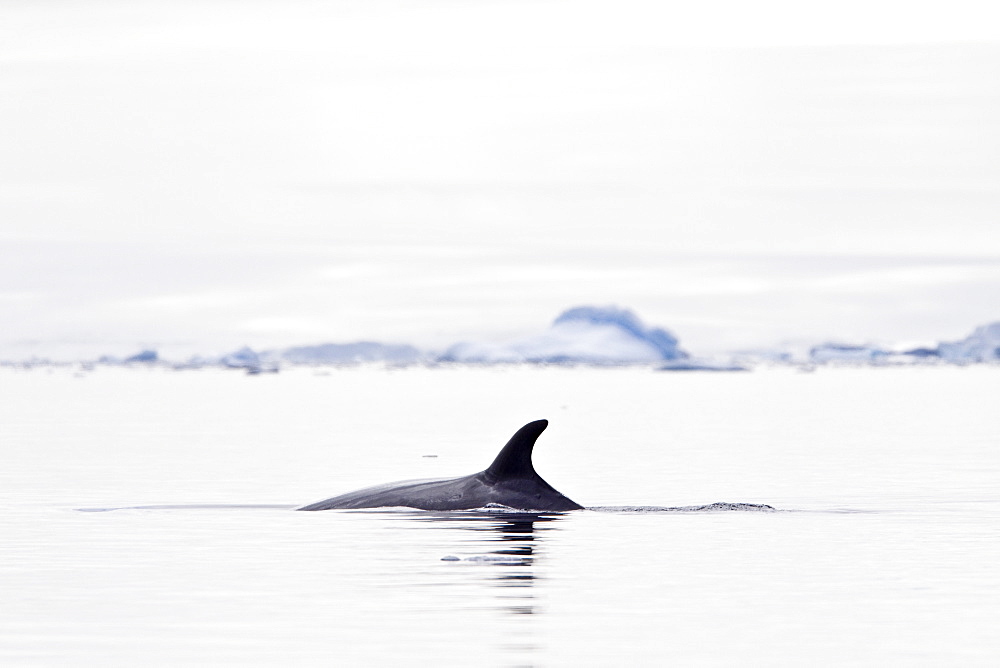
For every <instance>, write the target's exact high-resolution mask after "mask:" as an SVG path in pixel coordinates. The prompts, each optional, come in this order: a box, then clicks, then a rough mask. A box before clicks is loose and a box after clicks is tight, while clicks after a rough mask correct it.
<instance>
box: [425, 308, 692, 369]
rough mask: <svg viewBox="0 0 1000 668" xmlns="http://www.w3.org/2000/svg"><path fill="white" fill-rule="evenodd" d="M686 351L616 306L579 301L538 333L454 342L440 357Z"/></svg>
mask: <svg viewBox="0 0 1000 668" xmlns="http://www.w3.org/2000/svg"><path fill="white" fill-rule="evenodd" d="M687 356H688V355H687V353H686V352H684V351H683V350H681V349H680V347H679V346H678V341H677V337H675V336H674V335H673V334H671V333H670V332H668V331H667V330H665V329H660V328H652V327H646V326H645V325H644V324H643V323H642V322H641V321H640V320H639V318H638V317H636V315H635V314H634V313H632V312H631V311H629V310H626V309H621V308H618V307H615V306H606V307H597V306H580V307H576V308H571V309H569V310H568V311H565V312H563V313H562V314H561V315H559V317H557V318H556V319H555V321H553V323H552V325H551V326H550V327H549V329H548V330H547V331H545V332H543V333H542V334H538V335H536V336H531V337H528V338H524V339H518V340H515V341H510V342H507V343H470V342H465V343H458V344H455V345H453V346H452V347H451V348H449V349H448V350H447V351H445V353H444V354H443V355H441V357H440V358H439V361H441V362H464V363H478V364H491V363H534V364H599V365H619V364H644V363H655V362H663V361H668V360H675V359H683V358H686V357H687Z"/></svg>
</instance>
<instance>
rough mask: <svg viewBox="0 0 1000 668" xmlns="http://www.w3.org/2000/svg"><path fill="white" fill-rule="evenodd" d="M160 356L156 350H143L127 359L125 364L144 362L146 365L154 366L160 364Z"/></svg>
mask: <svg viewBox="0 0 1000 668" xmlns="http://www.w3.org/2000/svg"><path fill="white" fill-rule="evenodd" d="M159 359H160V356H159V355H158V354H157V352H156V351H155V350H143V351H141V352H138V353H136V354H135V355H132V356H131V357H126V358H125V364H132V363H134V362H142V363H146V364H152V363H154V362H158V361H159Z"/></svg>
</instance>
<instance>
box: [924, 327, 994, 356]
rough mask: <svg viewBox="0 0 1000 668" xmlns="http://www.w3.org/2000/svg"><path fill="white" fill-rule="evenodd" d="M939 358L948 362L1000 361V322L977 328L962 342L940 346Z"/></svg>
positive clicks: (938, 350) (938, 349)
mask: <svg viewBox="0 0 1000 668" xmlns="http://www.w3.org/2000/svg"><path fill="white" fill-rule="evenodd" d="M937 352H938V356H940V357H941V358H942V359H944V360H946V361H948V362H956V363H966V362H994V361H997V360H1000V322H993V323H990V324H988V325H982V326H980V327H977V328H976V330H975V331H974V332H972V334H970V335H969V336H967V337H965V338H964V339H962V340H961V341H953V342H942V343H940V344H938V348H937Z"/></svg>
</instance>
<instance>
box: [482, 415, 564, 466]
mask: <svg viewBox="0 0 1000 668" xmlns="http://www.w3.org/2000/svg"><path fill="white" fill-rule="evenodd" d="M548 426H549V421H548V420H535V421H534V422H529V423H528V424H526V425H524V426H523V427H521V428H520V429H518V430H517V433H516V434H514V435H513V436H511V437H510V440H509V441H507V445H505V446H503V450H501V451H500V454H499V455H497V458H496V459H494V460H493V463H492V464H490V467H489V468H488V469H486V475H487V476H490V477H493V478H495V479H503V478H531V477H535V476H537V475H538V474H537V473H535V467H534V466H532V465H531V450H532V448H534V447H535V441H536V440H537V439H538V437H539V436H540V435H541V434H542V432H543V431H545V428H546V427H548Z"/></svg>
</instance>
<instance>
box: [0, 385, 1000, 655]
mask: <svg viewBox="0 0 1000 668" xmlns="http://www.w3.org/2000/svg"><path fill="white" fill-rule="evenodd" d="M998 381H1000V378H998V369H997V368H996V367H995V366H973V367H965V368H960V367H926V368H925V367H905V368H871V367H866V368H827V367H821V368H819V369H817V370H815V371H813V372H805V371H803V370H798V369H791V368H760V369H757V370H756V371H753V372H750V373H705V372H655V371H652V370H650V369H648V368H640V367H634V368H583V367H579V368H565V367H549V368H544V367H543V368H538V367H492V368H489V367H486V368H476V367H459V366H455V367H439V368H425V367H412V368H383V367H370V366H361V367H354V368H295V369H288V370H283V371H282V372H280V373H276V374H259V375H255V376H250V375H245V374H243V373H242V372H238V371H223V370H218V369H202V370H184V371H173V370H168V369H162V368H149V369H147V368H131V369H127V368H115V367H97V368H96V369H92V370H89V369H84V368H81V367H78V366H76V367H74V366H67V367H49V368H46V367H37V368H34V369H29V370H23V369H15V368H2V369H0V447H2V452H3V455H4V466H3V467H2V468H0V535H2V536H3V539H4V540H3V547H2V549H0V586H2V591H3V595H2V601H3V604H2V605H0V664H3V665H5V666H84V665H95V666H97V665H100V666H107V665H140V664H141V665H145V666H209V665H211V666H218V665H234V666H237V665H238V666H330V665H400V664H404V663H405V664H423V665H427V664H432V663H433V664H435V665H477V666H582V665H584V666H608V665H683V666H732V665H761V666H763V665H766V666H802V665H811V666H823V665H831V666H832V665H836V666H844V665H859V666H860V665H907V666H941V665H962V666H992V665H996V663H997V661H998V660H1000V634H998V633H997V631H996V629H997V628H998V625H1000V569H998V568H997V566H996V565H997V563H1000V447H998V446H1000V411H998V410H997V408H996V406H997V389H998ZM540 418H547V419H548V420H549V421H550V426H549V428H548V430H547V431H546V432H545V433H544V434H543V435H542V436H541V438H540V439H539V441H538V444H537V446H536V449H535V467H536V469H537V470H538V472H539V473H540V474H541V475H542V477H544V478H545V479H546V480H547V481H548V482H549V483H551V484H552V485H553V486H554V487H555V488H556V489H558V490H559V491H561V492H563V493H564V494H566V495H567V496H569V497H570V498H571V499H573V500H575V501H577V502H579V503H581V504H583V505H585V506H588V507H592V508H600V509H599V510H583V511H574V512H567V513H553V512H549V513H527V512H500V511H491V512H481V511H465V512H451V513H440V512H430V511H416V510H406V509H380V510H361V511H325V512H313V513H301V512H293V511H292V509H293V508H295V507H296V506H298V505H303V504H306V503H309V502H312V501H316V500H319V499H323V498H327V497H330V496H333V495H335V494H339V493H341V492H344V491H349V490H351V489H356V488H359V487H363V486H367V485H370V484H375V483H380V482H388V481H392V480H399V479H406V478H431V477H443V476H449V475H464V474H468V473H472V472H475V471H478V470H482V469H483V468H485V467H486V466H488V465H489V463H490V462H491V461H492V459H493V457H494V456H495V455H496V453H497V451H498V450H499V449H500V447H501V446H502V445H503V444H504V443H505V442H506V440H507V438H509V437H510V435H511V434H513V433H514V431H515V430H516V429H517V428H519V427H520V426H521V425H522V424H524V423H526V422H529V421H531V420H535V419H540ZM714 502H729V503H745V504H766V505H769V506H771V507H773V508H774V510H773V511H769V510H766V509H764V510H711V509H709V510H700V511H699V510H664V508H671V507H685V506H699V505H705V504H711V503H714Z"/></svg>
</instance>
